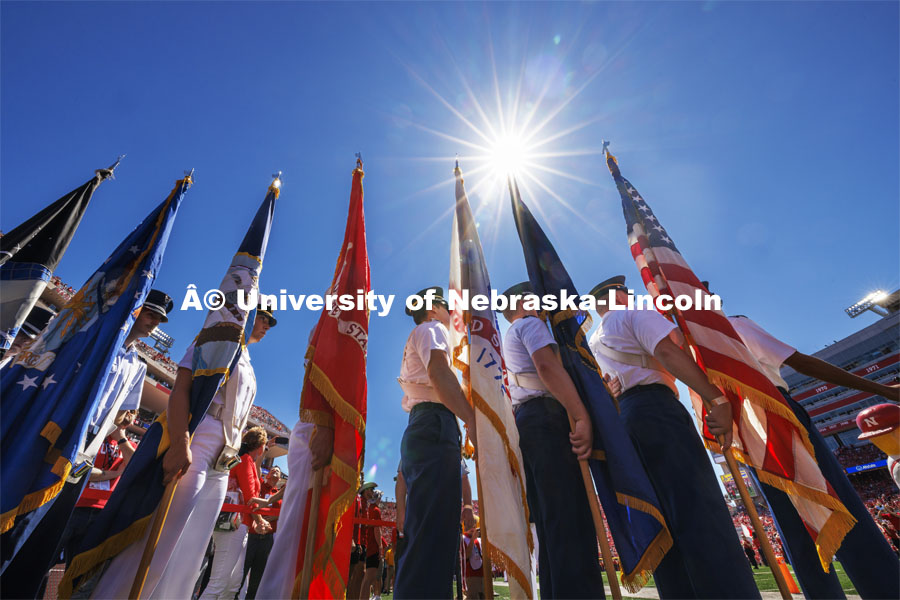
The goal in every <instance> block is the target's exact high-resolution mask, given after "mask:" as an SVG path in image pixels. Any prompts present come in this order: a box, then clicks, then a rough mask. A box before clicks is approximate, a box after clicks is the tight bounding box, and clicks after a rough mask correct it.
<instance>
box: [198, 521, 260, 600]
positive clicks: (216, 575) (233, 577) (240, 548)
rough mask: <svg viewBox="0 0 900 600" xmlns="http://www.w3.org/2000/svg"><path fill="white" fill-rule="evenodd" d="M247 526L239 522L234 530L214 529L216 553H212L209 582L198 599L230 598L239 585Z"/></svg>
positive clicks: (241, 575) (245, 549)
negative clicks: (238, 525)
mask: <svg viewBox="0 0 900 600" xmlns="http://www.w3.org/2000/svg"><path fill="white" fill-rule="evenodd" d="M248 537H249V535H248V530H247V526H246V525H244V524H243V523H241V525H240V527H238V528H237V529H235V530H234V531H215V532H213V538H214V539H215V545H216V553H215V554H214V555H213V563H212V572H211V573H210V575H209V584H208V585H207V586H206V589H205V590H203V595H202V596H200V600H219V599H222V600H225V599H227V600H232V599H233V598H234V595H235V594H236V593H237V592H238V590H239V589H240V586H241V578H242V577H243V575H244V557H245V556H246V552H247V538H248Z"/></svg>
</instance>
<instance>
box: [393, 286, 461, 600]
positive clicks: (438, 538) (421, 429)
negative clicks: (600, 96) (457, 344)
mask: <svg viewBox="0 0 900 600" xmlns="http://www.w3.org/2000/svg"><path fill="white" fill-rule="evenodd" d="M417 295H418V296H420V297H422V298H428V297H432V298H433V302H432V304H431V308H428V304H427V303H425V304H424V305H423V307H422V308H421V309H420V310H416V311H413V310H410V309H407V311H406V312H407V314H408V315H410V316H411V317H412V318H413V320H414V321H415V323H416V327H415V328H414V329H413V330H412V332H411V333H410V335H409V338H408V339H407V341H406V345H405V347H404V349H403V360H402V362H401V364H400V377H399V379H398V381H399V382H400V387H401V388H402V389H403V394H404V395H403V400H402V403H401V404H402V407H403V410H405V411H406V412H408V413H409V424H408V425H407V427H406V431H405V432H404V434H403V440H402V441H401V445H400V463H401V470H402V475H403V480H404V481H405V482H406V488H407V494H406V496H407V502H406V515H405V522H404V533H405V537H406V539H407V546H406V549H405V551H404V552H403V554H402V555H401V556H400V557H399V561H398V564H397V577H396V583H395V586H394V598H397V599H398V600H400V599H403V598H447V596H448V595H449V594H450V590H451V586H452V585H453V571H454V561H455V560H456V556H457V549H458V547H459V546H458V545H459V533H460V526H459V518H460V511H461V510H462V501H461V498H462V480H461V477H460V469H459V461H460V455H461V454H460V442H461V440H460V437H461V435H460V431H459V425H458V424H457V421H456V419H457V417H459V418H460V419H462V420H463V421H464V422H465V423H466V424H467V427H468V429H469V439H471V440H476V439H477V436H476V432H475V429H474V426H475V412H474V410H473V409H472V407H471V406H470V405H469V403H468V401H467V400H466V396H465V394H464V393H463V391H462V388H461V387H460V385H459V380H458V379H457V378H456V375H455V374H454V373H453V371H452V369H451V368H450V351H451V349H450V334H449V332H448V331H447V326H448V325H449V324H450V313H449V312H448V310H447V309H448V305H447V301H446V300H444V290H443V289H442V288H440V287H436V286H435V287H430V288H426V289H424V290H422V291H420V292H419V293H418V294H417Z"/></svg>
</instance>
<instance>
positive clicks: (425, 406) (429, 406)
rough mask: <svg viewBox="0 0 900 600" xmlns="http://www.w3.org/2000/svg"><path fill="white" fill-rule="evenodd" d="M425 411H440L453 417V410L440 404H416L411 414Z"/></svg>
mask: <svg viewBox="0 0 900 600" xmlns="http://www.w3.org/2000/svg"><path fill="white" fill-rule="evenodd" d="M423 410H428V411H438V412H441V411H447V412H448V413H450V414H451V415H452V414H453V411H452V410H450V409H449V408H447V407H446V406H444V405H443V404H441V403H440V402H419V403H418V404H416V405H415V406H413V407H412V408H411V409H410V411H409V414H413V413H414V412H417V411H418V412H421V411H423Z"/></svg>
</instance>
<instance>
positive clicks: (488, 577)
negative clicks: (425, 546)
mask: <svg viewBox="0 0 900 600" xmlns="http://www.w3.org/2000/svg"><path fill="white" fill-rule="evenodd" d="M471 385H472V384H471V382H470V383H469V386H470V388H469V389H470V391H471ZM476 418H477V417H476ZM475 485H476V486H477V488H478V513H479V515H478V523H479V526H480V527H481V541H482V546H483V549H482V550H483V551H482V553H481V561H482V567H483V568H482V571H483V572H484V576H483V577H482V579H484V597H485V598H493V597H494V569H493V566H492V564H491V542H490V540H489V539H488V530H487V518H486V517H485V513H486V511H485V506H484V502H483V500H484V496H483V495H482V494H481V490H482V487H481V469H480V468H479V466H478V454H475ZM472 543H473V544H474V543H475V538H474V537H473V538H472ZM464 576H465V572H461V573H460V577H464Z"/></svg>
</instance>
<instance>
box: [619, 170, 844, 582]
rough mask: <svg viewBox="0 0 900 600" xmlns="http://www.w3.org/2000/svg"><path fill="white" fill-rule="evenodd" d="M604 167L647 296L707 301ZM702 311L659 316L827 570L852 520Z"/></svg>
mask: <svg viewBox="0 0 900 600" xmlns="http://www.w3.org/2000/svg"><path fill="white" fill-rule="evenodd" d="M606 163H607V166H608V167H609V171H610V173H611V174H612V176H613V179H614V180H615V182H616V187H617V188H618V190H619V194H620V196H621V197H622V211H623V213H624V215H625V223H626V226H627V231H628V244H629V246H630V248H631V255H632V257H633V258H634V261H635V264H636V265H637V267H638V270H639V271H640V273H641V279H643V281H644V286H645V287H646V288H647V291H649V292H650V294H651V295H652V296H653V297H656V296H659V295H661V294H666V295H669V296H671V297H673V298H674V297H675V296H678V295H687V296H689V297H690V298H692V299H693V298H695V297H696V296H695V295H696V294H697V293H699V294H700V297H701V298H705V297H706V296H708V295H709V292H708V291H707V290H706V288H705V287H704V286H703V284H701V283H700V280H699V279H698V278H697V276H696V275H694V272H693V271H692V270H691V268H690V266H689V265H688V264H687V261H685V259H684V257H683V256H682V255H681V253H680V252H679V251H678V248H676V247H675V242H674V241H673V240H672V237H671V236H670V235H669V234H668V232H667V231H666V230H665V228H664V227H663V226H662V224H661V223H660V222H659V220H658V219H657V218H656V216H655V215H654V214H653V211H652V210H650V207H649V206H647V203H646V202H645V201H644V199H643V198H642V197H641V195H640V194H639V193H638V191H637V190H636V189H635V188H634V186H633V185H631V183H630V182H629V181H628V180H627V179H625V178H624V177H622V174H621V172H619V166H618V162H617V161H616V158H615V157H614V156H613V155H612V154H611V153H607V159H606ZM703 306H704V304H702V303H701V305H700V307H699V308H698V307H697V306H692V307H691V308H690V309H687V310H678V309H676V308H673V309H672V310H671V311H669V313H668V314H667V315H666V316H667V317H669V318H670V319H674V320H675V322H676V323H677V324H678V327H679V328H680V329H681V331H682V333H683V334H684V337H685V339H686V340H687V342H688V345H689V346H690V348H691V350H692V352H693V355H694V358H695V360H696V361H697V364H698V365H699V366H700V368H701V369H703V370H704V371H705V372H706V375H707V376H708V377H709V380H710V381H711V382H712V383H713V384H715V385H717V386H718V387H719V388H720V389H721V390H722V392H723V393H724V394H725V396H726V397H727V398H728V400H729V401H730V402H731V405H732V409H733V414H734V431H733V434H734V442H733V448H734V454H735V457H737V458H738V460H741V461H742V462H744V463H746V464H748V465H750V466H752V467H754V468H756V469H757V474H758V475H759V478H760V479H761V480H762V481H764V482H765V483H768V484H770V485H772V486H775V487H777V488H779V489H781V490H783V491H785V492H786V493H787V494H788V495H789V496H790V498H791V501H792V502H793V504H794V506H795V507H796V508H797V512H798V513H799V515H800V517H801V518H802V519H803V521H804V523H805V524H806V528H807V530H808V531H809V533H810V536H811V537H812V539H813V541H814V542H815V544H816V548H817V551H818V554H819V559H820V561H821V563H822V568H823V569H824V570H826V571H827V570H828V569H829V565H830V564H831V559H832V557H833V556H834V553H835V552H836V551H837V549H838V548H839V547H840V545H841V542H842V540H843V538H844V536H845V535H846V534H847V532H848V531H849V530H850V529H851V528H852V527H853V525H854V524H855V523H856V520H855V519H854V518H853V517H852V516H851V515H850V513H849V512H848V511H847V509H846V507H844V505H843V504H842V503H841V501H840V500H839V499H838V497H837V494H836V493H835V491H834V490H833V489H832V488H831V485H830V484H829V483H828V481H827V480H826V479H825V477H824V476H823V475H822V472H821V471H820V470H819V466H818V464H817V463H816V459H815V454H814V451H813V448H812V445H811V443H810V441H809V436H808V432H807V431H806V429H805V428H804V427H803V426H802V425H801V424H800V423H799V422H798V421H797V418H796V417H795V416H794V413H793V412H792V411H791V408H790V407H789V406H788V404H787V402H786V401H785V400H784V398H783V397H782V395H781V393H780V392H779V391H778V389H777V388H776V387H775V386H774V384H773V383H772V382H771V381H769V379H768V378H767V377H766V376H765V375H764V374H763V370H762V368H761V367H760V365H759V363H758V361H757V360H756V358H755V357H754V356H753V354H752V353H751V352H750V350H748V349H747V347H746V346H744V344H743V342H742V341H741V338H740V336H739V335H738V334H737V332H735V330H734V328H733V327H732V326H731V323H729V321H728V318H727V317H726V316H725V315H724V314H723V313H722V312H721V311H716V310H701V308H702V307H703ZM692 397H693V399H694V410H695V412H696V414H697V417H698V420H699V421H700V422H701V430H702V431H703V435H704V438H705V439H706V443H707V446H709V447H710V448H711V449H712V450H714V451H716V452H722V449H721V447H720V446H719V445H718V442H716V440H715V437H714V436H713V435H712V434H711V433H710V432H709V429H708V428H707V427H706V423H705V414H704V410H703V406H702V404H701V403H700V402H699V398H697V397H696V394H693V393H692Z"/></svg>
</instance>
